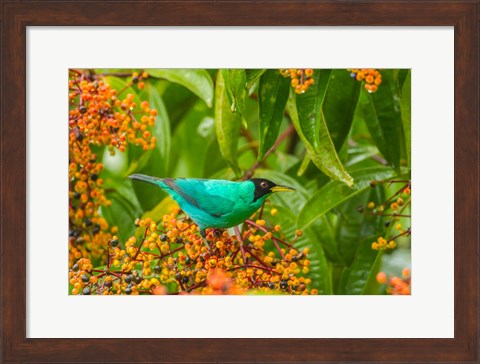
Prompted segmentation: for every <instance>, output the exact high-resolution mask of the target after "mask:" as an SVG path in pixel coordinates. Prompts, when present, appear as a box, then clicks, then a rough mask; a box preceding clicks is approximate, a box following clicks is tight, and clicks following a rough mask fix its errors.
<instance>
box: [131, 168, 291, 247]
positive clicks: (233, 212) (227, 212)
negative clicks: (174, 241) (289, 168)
mask: <svg viewBox="0 0 480 364" xmlns="http://www.w3.org/2000/svg"><path fill="white" fill-rule="evenodd" d="M129 178H130V179H132V180H137V181H143V182H147V183H150V184H153V185H155V186H157V187H160V188H161V189H163V190H164V191H166V192H167V193H168V194H169V195H170V196H171V197H172V198H173V199H174V200H175V201H176V202H177V203H178V205H179V206H180V208H181V209H182V210H183V211H184V212H185V213H186V214H187V215H188V216H189V217H190V219H192V221H193V222H194V223H195V224H196V225H197V226H198V229H199V231H200V235H201V236H202V237H203V238H204V239H205V238H206V229H208V228H214V229H225V228H230V227H234V226H237V225H240V224H241V223H243V222H244V221H245V220H247V219H248V218H249V217H250V216H252V215H253V213H254V212H255V211H257V210H258V209H259V208H260V207H261V206H262V204H263V202H264V201H265V200H266V198H267V197H268V196H270V195H271V194H272V193H274V192H287V191H295V189H294V188H292V187H288V186H282V185H277V184H275V183H274V182H272V181H269V180H268V179H264V178H251V179H248V180H245V181H228V180H219V179H198V178H157V177H152V176H147V175H144V174H132V175H130V176H129Z"/></svg>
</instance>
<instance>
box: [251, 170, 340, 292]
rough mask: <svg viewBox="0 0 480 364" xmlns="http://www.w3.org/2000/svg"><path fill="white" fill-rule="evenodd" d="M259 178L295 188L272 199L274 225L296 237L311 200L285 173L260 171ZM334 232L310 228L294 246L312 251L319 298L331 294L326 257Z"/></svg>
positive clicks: (311, 272)
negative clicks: (301, 214) (298, 218)
mask: <svg viewBox="0 0 480 364" xmlns="http://www.w3.org/2000/svg"><path fill="white" fill-rule="evenodd" d="M257 175H258V176H259V177H263V178H267V179H269V180H271V181H274V182H275V183H277V184H281V185H284V186H290V187H293V188H295V190H296V191H295V192H291V193H276V194H273V195H272V196H271V197H270V198H269V202H270V203H271V207H275V208H277V210H278V215H276V216H275V222H276V223H279V224H281V225H282V233H283V234H284V235H285V236H288V237H293V236H294V235H295V230H296V229H295V219H296V216H297V215H298V212H299V210H300V208H301V207H302V206H303V204H304V203H305V201H306V200H307V199H308V196H309V194H308V191H307V190H306V189H305V188H304V187H303V185H302V184H301V183H299V182H298V181H297V180H295V179H294V178H292V177H290V176H287V175H285V174H283V173H280V172H277V171H273V170H267V169H259V170H257ZM331 234H332V232H331V231H328V230H325V229H324V228H323V226H321V225H320V224H314V225H312V226H310V227H308V228H307V229H306V230H305V231H304V234H303V235H302V237H301V238H300V239H298V240H297V241H296V242H295V247H296V248H297V249H299V248H300V249H303V248H305V247H309V248H310V254H309V259H310V261H311V265H310V273H309V276H310V277H311V278H312V285H313V287H315V288H317V289H318V292H319V293H320V294H332V290H333V288H332V281H331V277H330V272H329V268H328V262H327V258H326V256H325V251H324V246H325V245H329V244H330V243H331V241H330V239H331V238H332V236H331Z"/></svg>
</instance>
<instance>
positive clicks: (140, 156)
mask: <svg viewBox="0 0 480 364" xmlns="http://www.w3.org/2000/svg"><path fill="white" fill-rule="evenodd" d="M140 98H141V100H147V101H148V102H149V104H150V108H152V109H155V110H157V116H156V118H155V124H154V125H153V127H152V135H153V136H154V137H155V138H157V143H156V144H155V148H154V149H153V150H148V151H143V150H141V148H137V149H135V153H134V152H133V151H129V152H130V157H131V159H130V167H129V169H128V171H127V173H126V174H125V177H128V176H129V175H130V174H133V173H136V172H137V173H143V174H147V175H150V176H154V177H168V175H167V174H168V167H169V160H170V150H171V133H170V120H169V117H168V113H167V110H166V108H165V105H164V103H163V100H162V98H161V97H160V95H159V93H158V90H157V83H156V82H151V81H148V82H146V83H145V89H144V90H143V91H142V92H141V93H140ZM133 188H134V190H135V193H136V194H137V197H138V200H139V201H140V204H141V206H142V210H144V211H145V210H149V209H151V208H153V206H155V204H156V203H157V202H158V201H160V200H161V199H162V198H163V197H164V196H165V193H164V192H163V191H162V190H161V189H160V188H157V187H155V186H149V185H146V184H143V183H134V184H133Z"/></svg>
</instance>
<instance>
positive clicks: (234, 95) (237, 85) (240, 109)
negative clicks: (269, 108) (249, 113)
mask: <svg viewBox="0 0 480 364" xmlns="http://www.w3.org/2000/svg"><path fill="white" fill-rule="evenodd" d="M221 73H222V76H223V81H224V83H225V90H226V91H227V97H228V101H229V102H230V110H231V112H233V113H236V114H238V115H239V116H240V118H241V121H242V123H243V126H244V127H245V128H247V122H246V120H245V116H244V115H245V98H246V96H247V89H246V88H245V86H246V84H247V75H246V73H245V70H243V69H222V70H221Z"/></svg>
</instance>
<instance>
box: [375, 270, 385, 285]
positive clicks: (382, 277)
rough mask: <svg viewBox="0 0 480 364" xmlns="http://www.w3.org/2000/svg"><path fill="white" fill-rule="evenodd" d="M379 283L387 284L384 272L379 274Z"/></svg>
mask: <svg viewBox="0 0 480 364" xmlns="http://www.w3.org/2000/svg"><path fill="white" fill-rule="evenodd" d="M377 282H378V283H379V284H385V282H387V275H386V274H385V273H383V272H379V273H378V274H377Z"/></svg>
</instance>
